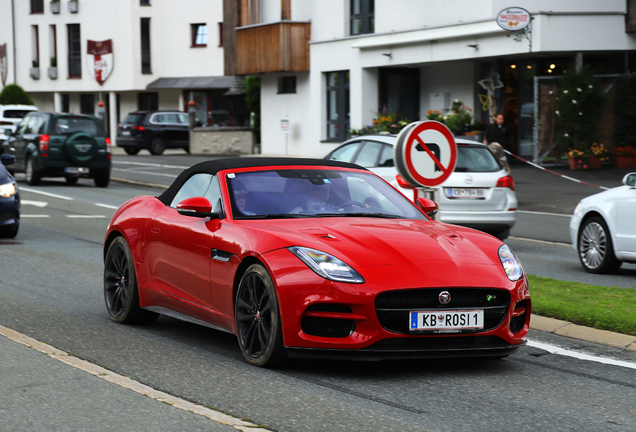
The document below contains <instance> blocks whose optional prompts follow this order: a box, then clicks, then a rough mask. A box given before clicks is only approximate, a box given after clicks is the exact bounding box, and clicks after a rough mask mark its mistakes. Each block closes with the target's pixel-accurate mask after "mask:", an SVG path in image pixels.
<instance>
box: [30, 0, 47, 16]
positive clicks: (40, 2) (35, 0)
mask: <svg viewBox="0 0 636 432" xmlns="http://www.w3.org/2000/svg"><path fill="white" fill-rule="evenodd" d="M31 13H32V14H41V13H44V0H31Z"/></svg>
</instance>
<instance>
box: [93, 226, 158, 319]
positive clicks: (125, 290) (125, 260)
mask: <svg viewBox="0 0 636 432" xmlns="http://www.w3.org/2000/svg"><path fill="white" fill-rule="evenodd" d="M104 300H105V301H106V311H107V312H108V315H109V316H110V319H111V320H113V321H115V322H117V323H121V324H141V325H144V324H151V323H153V322H154V321H155V320H156V319H157V317H158V316H159V315H158V314H157V313H155V312H151V311H148V310H145V309H142V308H141V307H140V306H139V292H138V290H137V277H136V274H135V266H134V264H133V258H132V253H131V252H130V248H129V247H128V243H127V242H126V240H125V239H124V238H123V237H121V236H118V237H116V238H115V239H114V240H113V241H112V243H111V244H110V246H109V247H108V251H107V252H106V259H105V260H104Z"/></svg>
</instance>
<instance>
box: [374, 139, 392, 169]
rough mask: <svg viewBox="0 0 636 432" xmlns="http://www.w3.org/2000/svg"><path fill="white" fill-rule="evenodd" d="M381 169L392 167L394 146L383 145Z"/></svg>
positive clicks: (379, 162) (379, 163)
mask: <svg viewBox="0 0 636 432" xmlns="http://www.w3.org/2000/svg"><path fill="white" fill-rule="evenodd" d="M378 166H380V167H392V166H395V164H394V163H393V146H390V145H388V144H383V145H382V152H381V153H380V160H379V161H378Z"/></svg>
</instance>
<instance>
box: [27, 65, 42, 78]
mask: <svg viewBox="0 0 636 432" xmlns="http://www.w3.org/2000/svg"><path fill="white" fill-rule="evenodd" d="M29 75H31V78H33V79H34V80H39V79H40V68H39V67H32V68H30V69H29Z"/></svg>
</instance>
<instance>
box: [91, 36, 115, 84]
mask: <svg viewBox="0 0 636 432" xmlns="http://www.w3.org/2000/svg"><path fill="white" fill-rule="evenodd" d="M86 46H87V54H88V56H87V58H88V70H89V72H90V73H91V74H92V75H93V77H94V78H95V79H96V80H97V82H98V83H99V84H100V85H102V84H104V81H106V78H108V76H109V75H110V73H111V72H112V71H113V40H112V39H108V40H105V41H100V42H97V41H92V40H88V41H86Z"/></svg>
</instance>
